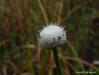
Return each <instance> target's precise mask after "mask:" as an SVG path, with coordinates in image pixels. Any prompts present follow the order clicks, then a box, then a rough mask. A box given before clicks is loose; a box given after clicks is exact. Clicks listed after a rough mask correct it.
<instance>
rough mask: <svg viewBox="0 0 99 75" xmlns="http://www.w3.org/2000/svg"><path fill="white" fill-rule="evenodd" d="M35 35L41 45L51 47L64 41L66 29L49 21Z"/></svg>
mask: <svg viewBox="0 0 99 75" xmlns="http://www.w3.org/2000/svg"><path fill="white" fill-rule="evenodd" d="M37 37H38V41H39V42H40V44H41V46H43V47H44V48H48V49H51V48H55V47H58V46H60V45H62V44H64V43H65V42H66V31H65V30H64V27H62V26H59V25H56V24H52V23H51V24H49V25H47V26H45V27H43V29H42V30H40V31H39V34H38V36H37Z"/></svg>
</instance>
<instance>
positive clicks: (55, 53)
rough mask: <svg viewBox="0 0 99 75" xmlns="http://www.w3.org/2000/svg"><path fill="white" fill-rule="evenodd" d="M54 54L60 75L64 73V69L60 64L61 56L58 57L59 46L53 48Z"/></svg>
mask: <svg viewBox="0 0 99 75" xmlns="http://www.w3.org/2000/svg"><path fill="white" fill-rule="evenodd" d="M53 55H54V60H55V63H56V68H57V73H58V75H63V74H62V70H61V66H60V61H59V58H58V51H57V48H54V49H53Z"/></svg>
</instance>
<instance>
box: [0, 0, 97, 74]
mask: <svg viewBox="0 0 99 75" xmlns="http://www.w3.org/2000/svg"><path fill="white" fill-rule="evenodd" d="M97 3H98V0H94V1H93V0H76V1H74V0H24V1H23V0H0V75H12V74H15V75H28V74H30V75H56V73H57V70H56V65H55V63H54V60H53V55H52V53H51V51H49V50H46V49H43V48H42V47H41V46H40V45H39V43H38V41H37V32H38V30H39V29H40V28H41V27H43V26H44V25H45V24H48V23H51V22H53V23H58V24H60V25H62V26H65V29H66V30H67V41H66V44H65V45H64V46H62V47H61V48H59V49H58V52H59V57H60V60H61V66H62V71H63V72H64V73H65V74H66V75H74V74H75V71H79V70H80V71H81V70H85V69H86V68H85V66H87V67H88V70H89V71H91V70H93V71H97V72H98V71H99V67H98V66H95V65H93V64H92V62H93V61H94V60H99V51H98V49H99V46H98V45H99V42H98V37H99V36H98V28H99V26H98V25H97V24H99V22H96V21H94V20H95V18H96V17H98V18H99V14H98V13H99V11H98V4H97ZM97 20H98V21H99V19H97Z"/></svg>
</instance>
